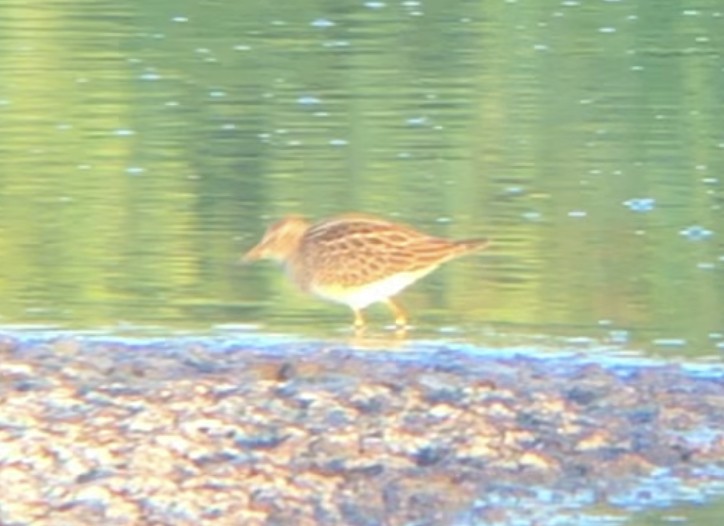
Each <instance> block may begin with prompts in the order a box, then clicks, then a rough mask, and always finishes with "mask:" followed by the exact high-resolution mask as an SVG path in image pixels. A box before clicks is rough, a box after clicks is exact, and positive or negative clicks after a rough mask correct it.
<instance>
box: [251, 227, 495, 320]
mask: <svg viewBox="0 0 724 526" xmlns="http://www.w3.org/2000/svg"><path fill="white" fill-rule="evenodd" d="M487 245H488V241H487V240H486V239H466V240H460V241H453V240H448V239H442V238H439V237H434V236H430V235H428V234H424V233H422V232H418V231H417V230H414V229H413V228H410V227H408V226H405V225H401V224H397V223H391V222H389V221H386V220H384V219H381V218H377V217H374V216H368V215H362V214H349V215H342V216H337V217H332V218H329V219H325V220H322V221H319V222H318V223H310V222H308V221H307V220H305V219H304V218H303V217H300V216H289V217H286V218H284V219H282V220H280V221H278V222H277V223H274V224H273V225H271V226H270V227H269V228H268V229H267V231H266V233H265V234H264V237H263V238H262V240H261V241H260V242H259V243H258V244H257V245H256V246H255V247H254V248H252V249H251V250H250V251H249V252H247V253H246V255H245V256H244V257H243V261H256V260H259V259H273V260H276V261H279V262H281V263H282V264H283V265H284V267H285V269H286V272H287V275H288V276H289V278H290V279H291V280H292V281H293V282H295V283H296V284H297V285H298V286H299V287H300V288H301V289H302V290H303V291H305V292H309V293H311V294H314V295H316V296H319V297H321V298H324V299H327V300H330V301H334V302H338V303H343V304H345V305H348V306H349V307H350V308H351V309H352V310H353V311H354V324H355V327H357V328H361V327H363V326H364V318H363V317H362V309H364V308H365V307H367V306H368V305H370V304H372V303H375V302H383V303H385V304H387V306H388V307H389V308H390V310H391V311H392V313H393V315H394V317H395V323H396V324H397V326H398V327H404V326H406V325H407V315H406V314H405V311H404V309H403V308H402V307H400V305H399V304H398V303H397V302H396V301H395V300H394V299H393V298H392V297H393V296H394V295H395V294H397V293H398V292H400V291H401V290H402V289H404V288H405V287H407V286H409V285H411V284H412V283H414V282H415V281H417V280H418V279H420V278H422V277H423V276H425V275H427V274H429V273H430V272H432V271H433V270H435V269H436V268H437V267H438V266H439V265H441V264H442V263H445V262H446V261H450V260H451V259H455V258H457V257H459V256H462V255H465V254H468V253H470V252H473V251H476V250H481V249H483V248H485V247H486V246H487Z"/></svg>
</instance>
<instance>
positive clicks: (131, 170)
mask: <svg viewBox="0 0 724 526" xmlns="http://www.w3.org/2000/svg"><path fill="white" fill-rule="evenodd" d="M145 171H146V169H145V168H141V167H140V166H129V167H128V168H126V173H127V174H129V175H140V174H142V173H143V172H145Z"/></svg>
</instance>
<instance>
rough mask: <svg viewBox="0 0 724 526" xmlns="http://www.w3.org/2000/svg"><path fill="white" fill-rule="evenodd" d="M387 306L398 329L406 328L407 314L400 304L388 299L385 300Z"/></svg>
mask: <svg viewBox="0 0 724 526" xmlns="http://www.w3.org/2000/svg"><path fill="white" fill-rule="evenodd" d="M385 304H386V305H387V306H388V307H389V308H390V310H391V311H392V315H393V316H394V317H395V325H397V326H398V327H406V326H407V313H406V312H405V309H403V308H402V307H400V304H399V303H397V302H396V301H395V300H393V299H392V298H387V299H386V300H385Z"/></svg>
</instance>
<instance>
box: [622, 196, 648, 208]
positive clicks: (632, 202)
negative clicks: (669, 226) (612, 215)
mask: <svg viewBox="0 0 724 526" xmlns="http://www.w3.org/2000/svg"><path fill="white" fill-rule="evenodd" d="M655 203H656V200H655V199H654V198H653V197H636V198H633V199H628V200H626V201H624V202H623V205H624V206H625V207H627V208H629V209H630V210H632V211H634V212H650V211H651V210H653V209H654V205H655Z"/></svg>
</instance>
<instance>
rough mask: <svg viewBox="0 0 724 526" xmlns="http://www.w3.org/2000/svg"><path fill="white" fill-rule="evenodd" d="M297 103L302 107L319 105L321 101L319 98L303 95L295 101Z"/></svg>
mask: <svg viewBox="0 0 724 526" xmlns="http://www.w3.org/2000/svg"><path fill="white" fill-rule="evenodd" d="M297 103H299V104H301V105H302V106H311V105H314V104H321V103H322V99H320V98H319V97H314V96H312V95H303V96H301V97H299V98H298V99H297Z"/></svg>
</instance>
